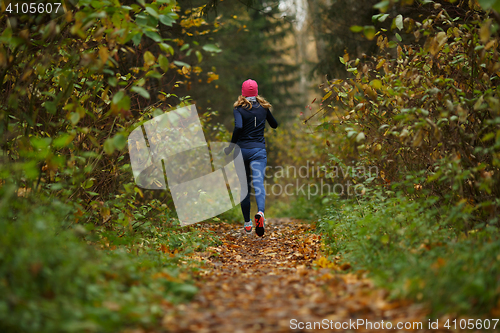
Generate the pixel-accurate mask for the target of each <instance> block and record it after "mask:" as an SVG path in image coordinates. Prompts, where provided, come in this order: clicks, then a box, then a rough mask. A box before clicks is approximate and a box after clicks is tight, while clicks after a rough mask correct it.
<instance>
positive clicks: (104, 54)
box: [99, 46, 109, 65]
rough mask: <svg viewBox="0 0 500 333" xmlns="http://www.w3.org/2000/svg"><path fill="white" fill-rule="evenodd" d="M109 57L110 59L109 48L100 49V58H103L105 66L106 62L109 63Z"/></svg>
mask: <svg viewBox="0 0 500 333" xmlns="http://www.w3.org/2000/svg"><path fill="white" fill-rule="evenodd" d="M108 57H109V52H108V48H107V47H105V46H102V47H100V48H99V58H101V61H102V64H103V65H104V64H105V63H106V61H108Z"/></svg>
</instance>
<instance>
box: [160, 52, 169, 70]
mask: <svg viewBox="0 0 500 333" xmlns="http://www.w3.org/2000/svg"><path fill="white" fill-rule="evenodd" d="M158 63H159V64H160V68H161V69H162V70H163V71H164V72H167V71H168V68H169V66H170V63H169V62H168V59H167V57H165V56H164V55H163V54H160V56H159V57H158Z"/></svg>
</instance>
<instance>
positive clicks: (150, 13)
mask: <svg viewBox="0 0 500 333" xmlns="http://www.w3.org/2000/svg"><path fill="white" fill-rule="evenodd" d="M146 12H147V13H149V15H151V16H153V17H154V18H159V16H158V13H157V12H156V10H154V9H153V8H151V7H150V6H148V7H146Z"/></svg>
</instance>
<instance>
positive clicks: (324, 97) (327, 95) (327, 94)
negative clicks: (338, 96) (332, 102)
mask: <svg viewBox="0 0 500 333" xmlns="http://www.w3.org/2000/svg"><path fill="white" fill-rule="evenodd" d="M331 95H332V91H331V90H330V91H329V92H327V93H326V95H325V96H323V98H322V99H321V101H324V100H326V99H327V98H328V97H330V96H331Z"/></svg>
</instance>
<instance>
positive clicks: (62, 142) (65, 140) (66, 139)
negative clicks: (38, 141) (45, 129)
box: [52, 133, 73, 148]
mask: <svg viewBox="0 0 500 333" xmlns="http://www.w3.org/2000/svg"><path fill="white" fill-rule="evenodd" d="M71 141H73V136H72V135H69V134H67V133H66V134H63V135H61V136H60V137H58V138H57V139H54V141H53V142H52V146H53V147H54V148H62V147H66V146H67V145H69V144H70V143H71Z"/></svg>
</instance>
